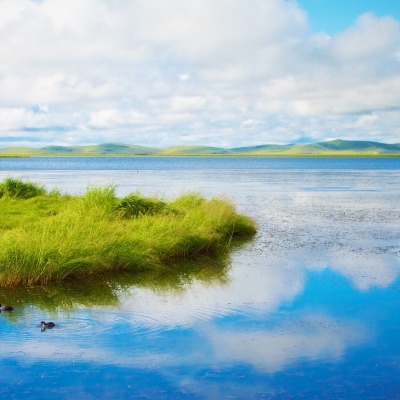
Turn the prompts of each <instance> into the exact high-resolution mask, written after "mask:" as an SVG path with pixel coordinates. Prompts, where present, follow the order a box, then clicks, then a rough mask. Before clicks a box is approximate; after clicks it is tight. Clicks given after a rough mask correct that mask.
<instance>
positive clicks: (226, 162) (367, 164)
mask: <svg viewBox="0 0 400 400" xmlns="http://www.w3.org/2000/svg"><path fill="white" fill-rule="evenodd" d="M399 164H400V163H399V158H374V157H371V158H353V157H343V158H336V157H321V158H318V157H317V158H308V157H215V156H212V157H193V156H191V157H190V156H189V157H146V156H141V157H73V158H72V159H71V157H31V158H0V171H36V170H37V171H41V170H45V171H46V170H54V171H60V170H82V171H86V170H168V171H171V170H210V169H211V170H221V169H222V170H243V169H245V170H247V169H251V170H254V169H267V170H287V169H290V170H293V169H301V170H308V169H324V170H325V169H351V170H353V169H361V170H366V169H368V170H375V169H378V170H381V169H399Z"/></svg>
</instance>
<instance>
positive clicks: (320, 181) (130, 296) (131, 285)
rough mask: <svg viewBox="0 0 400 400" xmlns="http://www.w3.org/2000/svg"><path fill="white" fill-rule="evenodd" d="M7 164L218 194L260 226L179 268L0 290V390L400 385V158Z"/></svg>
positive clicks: (374, 392) (13, 394) (69, 188)
mask: <svg viewBox="0 0 400 400" xmlns="http://www.w3.org/2000/svg"><path fill="white" fill-rule="evenodd" d="M9 176H12V177H20V178H24V179H27V180H30V181H33V182H38V183H43V184H45V185H46V186H47V187H48V188H58V189H59V190H60V191H61V192H63V193H82V192H84V191H85V189H86V188H87V187H88V186H90V185H108V184H114V185H115V186H116V189H117V193H118V195H121V196H122V195H126V194H128V193H130V192H134V191H139V192H141V193H143V194H146V195H158V196H163V197H166V198H172V197H176V196H178V195H179V194H181V193H187V192H200V193H201V194H203V195H204V196H206V197H213V196H223V197H226V198H228V199H231V200H232V201H233V202H234V203H235V204H236V206H237V209H238V211H240V212H243V213H246V214H248V215H249V216H251V217H252V218H254V219H255V220H256V221H257V224H258V233H257V235H256V237H255V239H254V240H253V241H251V242H249V243H246V244H244V245H243V246H241V247H238V248H235V249H234V250H233V251H232V252H231V254H230V257H229V259H224V260H204V261H199V262H197V263H188V264H187V265H186V264H185V265H183V266H182V273H180V274H172V273H171V274H169V273H165V275H163V276H158V277H156V278H155V277H152V276H146V275H143V276H129V275H123V276H109V277H107V279H102V280H96V279H94V280H93V281H90V282H87V281H86V282H70V283H68V284H66V283H65V284H54V285H51V286H49V287H46V288H32V289H30V290H16V289H14V290H4V289H3V290H1V289H0V303H9V302H12V305H13V306H14V307H15V311H13V312H9V313H6V312H2V313H0V354H1V358H0V371H1V372H0V398H9V399H20V398H21V399H22V398H29V399H36V398H42V399H43V398H60V399H75V398H80V399H149V398H154V399H271V398H273V399H287V398H296V399H298V398H304V399H339V398H340V399H393V398H400V378H399V377H400V340H399V338H400V201H399V200H400V158H295V157H293V158H285V157H282V158H280V157H279V158H275V157H272V158H270V157H253V158H252V157H98V158H92V157H70V158H68V157H35V158H3V159H2V158H0V180H2V179H4V178H6V177H9ZM42 320H44V321H48V320H51V321H54V322H55V323H56V326H55V327H54V328H53V329H46V330H45V331H41V329H40V321H42Z"/></svg>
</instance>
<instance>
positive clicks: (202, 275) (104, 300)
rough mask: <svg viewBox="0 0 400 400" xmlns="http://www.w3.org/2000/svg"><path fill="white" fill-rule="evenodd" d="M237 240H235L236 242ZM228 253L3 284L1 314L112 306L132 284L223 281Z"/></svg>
mask: <svg viewBox="0 0 400 400" xmlns="http://www.w3.org/2000/svg"><path fill="white" fill-rule="evenodd" d="M240 244H241V243H239V242H237V243H235V245H236V246H240ZM228 268H229V257H228V256H227V255H220V256H218V257H214V258H210V257H206V256H204V257H201V258H199V259H197V260H195V261H182V262H179V263H174V264H170V265H165V266H164V268H163V269H161V270H151V271H143V272H135V273H132V272H129V271H128V272H122V273H121V272H119V273H107V274H103V275H101V276H96V277H91V278H90V279H80V280H77V279H68V280H66V281H63V282H55V283H52V284H49V285H46V286H37V287H30V288H23V287H17V288H3V289H1V299H2V301H3V302H4V303H7V304H12V305H13V306H14V309H15V310H14V311H13V312H8V313H4V314H3V315H4V316H6V317H7V318H10V319H15V320H18V318H20V317H21V316H22V315H23V314H24V310H25V308H27V307H31V306H35V307H37V308H39V309H41V310H43V311H46V312H57V311H69V310H73V309H75V308H78V307H94V306H115V307H118V305H119V297H120V296H123V293H124V292H125V291H128V290H130V289H132V288H135V287H137V288H145V289H149V290H152V291H154V292H163V291H174V292H180V291H184V290H185V287H187V286H188V285H189V284H190V283H192V282H194V281H200V282H201V283H202V284H205V285H207V284H214V283H218V284H221V285H223V284H225V283H226V282H227V279H228V278H227V270H228Z"/></svg>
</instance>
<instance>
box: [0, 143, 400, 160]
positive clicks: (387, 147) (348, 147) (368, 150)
mask: <svg viewBox="0 0 400 400" xmlns="http://www.w3.org/2000/svg"><path fill="white" fill-rule="evenodd" d="M2 155H3V156H10V155H17V156H24V155H26V156H44V155H77V156H79V155H80V156H85V155H283V156H285V155H287V156H296V155H298V156H307V155H310V156H315V155H399V156H400V143H395V144H388V143H381V142H374V141H356V140H342V139H336V140H330V141H325V142H316V143H310V144H303V143H302V144H286V145H276V144H264V145H256V146H245V147H233V148H223V147H213V146H187V145H180V146H170V147H165V148H158V147H146V146H139V145H131V144H124V143H103V144H98V145H90V146H45V147H41V148H33V147H8V148H3V149H0V156H2Z"/></svg>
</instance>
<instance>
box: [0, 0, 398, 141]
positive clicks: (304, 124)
mask: <svg viewBox="0 0 400 400" xmlns="http://www.w3.org/2000/svg"><path fill="white" fill-rule="evenodd" d="M0 40H1V43H2V45H1V47H0V57H1V60H2V63H1V65H0V107H1V109H2V110H3V111H2V112H3V114H2V115H3V117H4V121H10V120H13V121H14V123H13V124H11V125H10V127H9V130H7V129H4V130H3V133H2V135H3V140H4V138H7V136H10V141H9V144H12V139H11V137H13V136H15V134H16V132H18V130H19V131H20V132H22V129H23V128H24V127H26V126H25V125H22V122H24V121H22V119H21V124H18V121H17V119H15V116H14V114H15V109H21V110H30V109H32V107H35V106H38V105H40V104H47V105H48V114H49V115H48V124H53V125H54V124H57V125H58V126H68V127H71V126H74V127H75V128H76V135H75V136H74V140H75V144H80V143H85V142H88V141H90V142H100V141H122V139H123V140H124V141H127V142H133V141H135V142H136V143H137V144H147V145H156V144H157V145H159V144H162V145H170V144H177V143H180V142H185V141H190V142H192V143H198V144H200V143H203V144H212V145H227V146H228V147H229V146H235V145H247V144H260V143H266V142H272V143H287V142H292V141H294V140H296V139H298V138H300V137H301V136H307V137H313V138H315V140H324V139H326V138H327V137H328V136H329V135H330V132H331V131H332V125H334V127H335V128H338V130H339V129H340V131H341V134H342V136H343V137H344V138H352V139H379V140H383V141H389V142H396V141H398V137H399V135H400V128H399V126H400V124H399V122H400V108H399V106H398V105H399V104H400V95H399V91H398V90H396V88H397V87H399V85H400V72H399V57H398V54H399V53H400V23H399V21H397V20H395V19H393V18H391V17H384V18H378V17H375V16H374V15H372V14H364V15H361V16H360V17H359V18H358V19H357V20H356V21H355V22H354V24H353V25H352V26H349V27H348V28H347V29H346V30H345V31H343V32H341V33H339V34H337V35H335V36H332V37H329V36H327V35H324V34H318V35H311V34H310V33H309V31H308V25H307V15H306V12H305V11H304V10H301V9H300V8H299V7H298V5H297V4H296V3H295V2H287V1H283V0H270V1H268V2H266V1H262V0H249V1H248V2H243V1H241V0H233V1H232V0H229V1H228V0H217V1H212V0H193V1H190V2H183V1H181V0H168V2H165V1H161V0H146V1H145V0H139V1H135V2H127V1H124V0H84V1H78V0H73V1H69V2H68V4H66V3H65V2H64V1H61V0H44V1H41V2H32V1H29V0H18V1H10V0H5V1H2V2H0ZM111 110H113V111H112V112H111ZM4 113H6V114H7V113H9V116H6V114H4ZM386 113H390V118H389V119H387V118H384V115H386ZM369 115H375V116H376V117H377V118H376V119H374V120H373V121H372V120H369V119H368V116H369ZM363 116H366V117H365V118H364V117H363ZM35 118H38V117H35ZM25 119H26V118H25ZM28 119H29V118H28ZM250 120H253V121H257V124H251V125H249V124H245V125H244V126H242V123H243V121H250ZM25 122H29V121H25ZM25 122H24V123H25ZM42 122H43V123H44V122H45V121H42ZM369 122H370V123H369ZM7 123H9V122H7ZM7 123H6V122H4V123H3V127H6V126H8V125H7ZM32 123H33V124H35V121H33V122H32ZM138 125H140V126H138ZM33 126H37V125H33ZM40 126H41V125H40ZM49 127H50V125H49V126H43V128H44V130H45V131H47V132H48V131H49ZM121 129H123V131H121ZM133 130H135V134H136V135H138V136H137V137H136V136H132V137H130V136H129V134H128V132H129V131H133ZM79 132H82V134H81V135H80V134H79ZM87 132H91V134H89V135H88V134H87ZM140 133H143V138H144V137H146V140H145V141H146V143H143V141H144V139H143V140H142V143H141V142H140V141H141V139H140ZM146 135H147V136H146ZM40 138H42V139H44V138H46V140H48V141H49V142H54V143H60V144H61V143H67V142H68V141H69V139H68V137H67V136H64V135H63V134H60V133H58V135H57V136H46V137H45V134H44V133H42V132H40V131H39V132H36V133H35V137H32V139H33V140H37V139H40ZM138 141H139V142H138ZM49 144H50V143H49ZM2 145H3V146H6V145H7V141H3V143H2Z"/></svg>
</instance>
